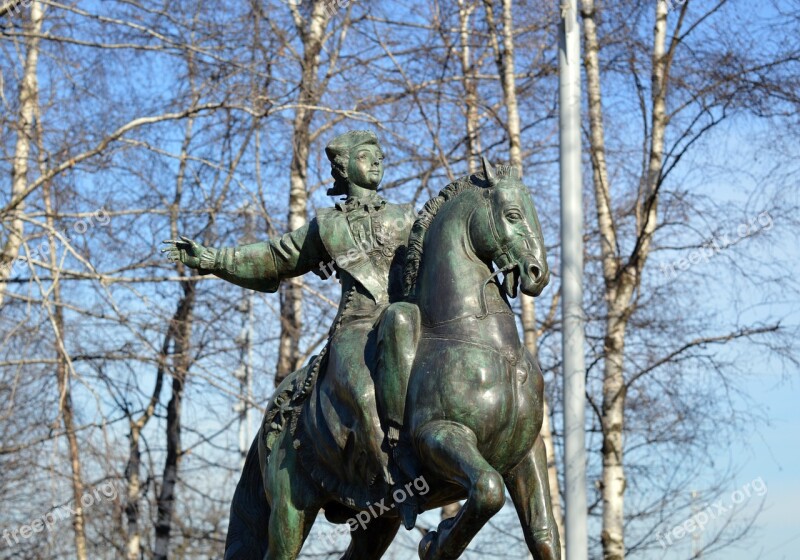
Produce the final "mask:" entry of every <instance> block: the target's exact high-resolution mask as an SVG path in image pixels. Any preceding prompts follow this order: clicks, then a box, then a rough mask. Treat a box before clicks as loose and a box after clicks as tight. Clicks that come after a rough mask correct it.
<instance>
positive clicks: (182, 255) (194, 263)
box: [161, 236, 205, 268]
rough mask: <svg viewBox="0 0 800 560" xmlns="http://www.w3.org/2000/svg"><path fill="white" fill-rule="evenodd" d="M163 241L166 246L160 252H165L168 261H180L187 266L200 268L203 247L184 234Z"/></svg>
mask: <svg viewBox="0 0 800 560" xmlns="http://www.w3.org/2000/svg"><path fill="white" fill-rule="evenodd" d="M164 243H165V244H166V245H167V246H166V247H165V248H164V249H161V252H162V253H167V258H168V259H169V260H170V261H172V262H178V261H180V262H182V263H183V264H185V265H186V266H188V267H189V268H200V256H201V255H202V254H203V251H205V247H203V246H202V245H200V244H199V243H197V242H196V241H192V240H191V239H189V238H188V237H184V236H181V237H180V239H168V240H166V241H164Z"/></svg>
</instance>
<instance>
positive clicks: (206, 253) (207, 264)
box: [200, 247, 217, 272]
mask: <svg viewBox="0 0 800 560" xmlns="http://www.w3.org/2000/svg"><path fill="white" fill-rule="evenodd" d="M216 266H217V250H216V249H212V248H211V247H206V248H204V249H203V252H202V253H200V270H207V271H209V272H211V271H213V270H216Z"/></svg>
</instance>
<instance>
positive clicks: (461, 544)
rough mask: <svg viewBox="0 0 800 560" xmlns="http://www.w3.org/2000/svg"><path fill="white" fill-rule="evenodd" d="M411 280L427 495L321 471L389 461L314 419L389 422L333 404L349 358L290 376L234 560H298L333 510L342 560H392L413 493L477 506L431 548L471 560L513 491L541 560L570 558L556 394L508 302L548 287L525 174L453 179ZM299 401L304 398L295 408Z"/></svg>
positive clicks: (411, 435)
mask: <svg viewBox="0 0 800 560" xmlns="http://www.w3.org/2000/svg"><path fill="white" fill-rule="evenodd" d="M494 265H496V266H497V269H495V268H494ZM500 274H503V280H502V282H500V281H499V275H500ZM404 282H405V288H406V293H407V294H408V299H409V301H410V302H413V304H414V305H416V306H418V309H419V317H420V335H419V339H418V344H417V348H416V354H415V358H414V361H413V367H412V371H411V374H410V378H409V381H408V390H407V397H406V409H405V421H404V426H403V431H402V437H401V441H402V442H403V445H404V446H405V448H404V449H405V453H406V454H408V456H409V457H411V458H412V462H413V464H414V473H413V474H414V475H417V476H416V478H414V480H413V485H412V484H411V483H410V482H409V483H408V484H406V485H405V493H403V492H400V494H401V495H398V492H397V490H396V489H395V490H394V492H393V486H392V485H391V484H389V483H388V482H386V481H384V480H382V479H381V478H380V477H378V478H377V479H372V480H362V481H360V487H359V488H354V485H358V484H359V481H353V480H351V481H349V482H348V483H347V484H346V483H345V481H342V480H339V479H341V478H342V477H344V476H345V475H342V474H339V473H342V472H344V471H343V470H342V469H336V468H332V469H327V468H325V469H323V467H322V465H325V464H330V463H331V462H337V461H341V462H342V463H346V462H356V460H355V459H354V458H358V461H366V462H369V461H372V462H375V463H380V461H379V460H378V459H376V458H375V457H374V456H373V455H375V450H374V446H371V445H366V444H364V443H363V441H362V440H361V439H359V438H357V437H348V438H347V440H346V441H344V442H343V441H335V440H337V439H341V438H337V434H338V432H337V430H336V426H334V425H333V424H335V423H336V422H337V421H338V420H337V419H336V418H338V417H335V418H333V420H331V418H330V417H329V418H328V420H327V422H328V423H327V424H325V425H321V424H319V423H316V424H315V423H313V422H311V423H309V422H310V421H305V422H304V418H306V419H308V418H321V417H323V416H324V415H325V410H332V409H333V408H336V407H340V408H341V409H342V410H344V411H345V412H344V413H342V414H341V417H342V418H350V417H355V416H359V415H360V416H362V417H366V418H369V417H370V416H371V415H372V416H377V415H378V414H377V411H376V410H375V409H374V405H373V406H367V405H364V404H359V403H358V402H357V399H356V400H355V401H354V400H353V399H350V400H347V401H345V400H344V399H342V400H340V402H332V403H331V402H328V401H332V400H336V399H337V398H338V397H339V395H341V394H342V393H343V389H342V388H341V387H339V388H337V389H336V390H331V389H330V388H328V390H327V392H326V389H325V384H326V383H333V381H330V382H329V381H328V380H329V379H340V380H341V379H347V377H346V376H343V375H339V376H338V377H337V375H335V373H332V372H331V371H330V370H331V369H335V367H339V368H341V367H345V366H343V365H342V362H341V361H339V362H335V363H334V365H333V366H328V369H327V371H323V372H322V373H320V374H319V377H318V378H317V377H316V376H315V375H310V374H309V371H311V370H313V369H314V368H315V367H316V368H317V369H319V368H320V362H321V361H322V360H316V361H315V362H314V363H313V364H310V365H309V366H308V368H307V370H305V371H304V370H300V371H299V372H296V373H295V374H293V375H292V376H290V378H287V379H286V380H285V381H284V382H283V384H282V386H281V387H279V388H278V390H277V391H276V395H278V394H280V395H284V397H281V398H276V397H274V396H273V399H272V402H271V403H270V405H269V406H268V408H267V416H268V419H267V420H266V421H265V422H264V424H263V425H262V428H261V431H260V432H259V434H258V436H257V437H256V439H255V441H254V442H253V445H252V446H251V449H250V452H249V453H248V456H247V458H246V461H245V466H244V468H243V472H242V477H241V479H240V481H239V484H238V485H237V488H236V492H235V494H234V499H233V501H232V505H231V518H230V523H229V531H228V538H227V542H226V551H225V559H226V560H245V559H248V560H259V559H261V558H264V559H266V560H292V559H294V558H296V557H297V556H298V555H299V553H300V550H301V548H302V546H303V543H304V541H305V539H306V537H307V536H308V534H309V531H310V530H311V526H312V525H313V523H314V520H315V518H316V517H317V514H318V513H319V511H320V510H324V512H325V516H326V517H327V518H328V519H329V520H330V521H332V522H334V523H347V524H348V526H349V529H350V535H351V542H350V544H349V547H348V548H347V550H346V552H345V554H344V556H343V557H342V558H343V560H355V559H358V560H365V559H367V560H370V559H379V558H381V557H382V555H383V554H384V552H385V551H386V549H387V548H388V547H389V545H390V544H391V542H392V540H393V539H394V537H395V535H396V533H397V531H398V529H399V527H400V524H401V520H400V515H399V513H398V511H399V508H397V507H395V506H397V505H398V502H399V501H402V500H403V499H405V498H407V497H409V495H410V494H414V493H415V491H416V493H417V495H414V496H413V499H414V502H415V504H416V505H415V507H416V508H418V509H419V511H426V510H429V509H433V508H437V507H441V506H444V505H447V504H450V503H453V502H456V501H458V500H466V501H465V502H464V504H463V505H462V506H461V508H460V509H459V511H458V513H457V514H456V516H455V517H453V518H451V519H447V520H444V521H442V522H441V523H440V524H439V526H438V528H437V529H436V530H433V531H429V532H428V533H427V534H426V535H425V536H424V537H423V538H422V540H421V542H420V543H419V556H420V558H421V559H423V560H438V559H451V558H458V557H459V556H460V555H461V554H462V553H463V552H464V550H465V549H466V547H467V546H468V544H469V543H470V541H471V540H472V539H473V537H474V536H475V535H476V534H477V533H478V531H479V530H480V529H481V528H482V527H483V526H484V525H485V524H486V523H487V522H488V521H489V519H490V518H491V517H492V516H493V515H494V514H496V513H497V512H498V511H499V510H500V509H501V508H502V507H503V505H504V503H505V490H506V489H507V490H508V493H509V495H510V496H511V500H512V501H513V503H514V506H515V508H516V511H517V514H518V517H519V520H520V523H521V526H522V531H523V535H524V537H525V542H526V544H527V546H528V548H529V550H530V552H531V553H532V554H533V557H534V558H535V559H536V560H559V559H560V545H559V535H558V531H557V529H556V523H555V520H554V518H553V513H552V509H551V503H550V495H549V484H548V475H547V458H546V454H545V448H544V444H543V442H542V439H541V436H540V434H539V431H540V429H541V425H542V414H543V383H544V382H543V378H542V373H541V370H540V368H539V366H538V363H537V361H536V359H535V358H534V356H532V355H531V354H530V353H529V352H528V351H527V350H526V348H525V347H524V345H523V344H522V343H521V341H520V337H519V333H518V331H517V326H516V320H515V316H514V314H513V312H512V310H511V306H510V304H509V300H508V298H514V297H516V296H517V292H518V289H521V291H522V292H523V293H525V294H528V295H530V296H538V295H539V294H540V293H541V292H542V290H543V289H544V287H545V286H546V285H547V283H548V282H549V270H548V267H547V260H546V254H545V247H544V241H543V237H542V232H541V227H540V225H539V220H538V216H537V214H536V209H535V207H534V203H533V200H532V198H531V195H530V191H529V190H528V188H527V187H526V186H525V184H524V183H523V181H522V177H521V173H520V172H519V170H518V169H517V168H516V167H513V166H498V167H497V169H495V168H493V167H492V166H491V164H489V163H488V161H487V160H485V159H484V160H483V173H482V174H480V173H477V174H473V175H468V176H466V177H462V178H460V179H458V180H456V181H454V182H452V183H450V184H449V185H448V186H447V187H445V188H444V189H443V190H442V191H441V192H440V193H439V195H438V196H436V197H434V198H433V199H431V200H430V201H429V202H428V203H426V204H425V206H424V207H423V210H422V211H420V213H419V216H418V218H417V220H416V222H415V224H414V226H413V227H412V230H411V234H410V236H409V242H408V253H407V257H406V269H405V273H404ZM403 304H404V305H408V303H406V302H403ZM393 305H397V304H393ZM376 346H377V342H376V340H375V338H374V336H371V337H370V338H369V339H368V341H367V348H365V349H364V355H363V362H364V363H363V364H361V365H362V366H363V368H362V369H365V370H368V369H369V368H374V367H375V363H376V361H377V359H378V356H377V351H376V350H375V347H376ZM359 361H360V360H359ZM337 364H338V366H337ZM355 369H358V367H356V366H354V370H355ZM338 373H340V374H341V373H342V372H338ZM367 375H368V374H367ZM310 379H312V380H314V381H313V385H312V383H311V382H310V381H309V380H310ZM367 379H369V378H367ZM354 383H355V384H356V385H357V386H358V387H359V388H358V390H357V391H356V393H358V394H359V395H362V394H367V395H368V396H369V395H370V393H369V391H367V390H366V389H364V388H363V386H364V383H363V382H361V383H360V385H359V382H358V381H356V382H354ZM373 391H374V387H373ZM290 394H303V399H302V400H301V401H295V403H297V404H296V406H295V408H294V409H292V405H291V404H290V403H289V402H288V401H287V400H286V398H285V395H290ZM373 400H374V399H373ZM359 402H360V401H359ZM365 402H372V401H370V400H369V399H367V401H365ZM356 408H367V409H368V410H366V411H364V410H351V409H356ZM292 410H294V413H292ZM276 411H286V412H287V414H286V415H282V414H278V413H277V412H276ZM284 416H286V417H287V418H288V420H286V421H285V422H283V423H281V422H278V420H280V419H281V418H283V417H284ZM276 422H277V423H276ZM270 426H271V427H272V430H270V429H269V428H270ZM309 426H310V427H309ZM326 426H327V428H326ZM277 428H280V429H277ZM374 429H375V430H380V426H379V425H378V424H377V421H376V425H375V426H374ZM312 430H313V433H311V432H312ZM268 434H269V437H268ZM351 436H352V434H351ZM344 450H346V451H347V453H346V455H345V452H344ZM406 475H407V476H408V478H409V479H410V477H411V475H410V474H409V473H406ZM418 482H421V483H420V484H418ZM423 491H424V492H423ZM356 520H358V522H356Z"/></svg>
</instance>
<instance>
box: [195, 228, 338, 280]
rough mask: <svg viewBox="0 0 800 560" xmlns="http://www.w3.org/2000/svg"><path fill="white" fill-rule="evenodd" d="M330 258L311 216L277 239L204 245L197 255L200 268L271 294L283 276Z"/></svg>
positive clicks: (311, 266) (287, 276)
mask: <svg viewBox="0 0 800 560" xmlns="http://www.w3.org/2000/svg"><path fill="white" fill-rule="evenodd" d="M329 260H330V257H329V256H328V252H327V251H326V250H325V247H324V245H323V244H322V239H321V238H320V235H319V228H318V226H317V220H316V219H314V220H312V221H311V222H309V223H307V224H306V225H304V226H303V227H301V228H298V229H296V230H295V231H292V232H290V233H287V234H285V235H283V236H281V237H279V238H277V239H272V240H269V241H263V242H260V243H252V244H249V245H239V246H238V247H222V248H219V249H213V248H209V247H206V248H204V249H203V251H202V252H201V254H200V266H199V270H200V272H201V273H205V274H208V273H211V274H214V275H215V276H219V277H220V278H222V279H224V280H227V281H228V282H232V283H233V284H236V285H237V286H242V287H244V288H249V289H251V290H256V291H259V292H268V293H271V292H275V291H277V290H278V285H279V284H280V281H281V280H283V279H284V278H292V277H295V276H301V275H303V274H305V273H306V272H309V271H311V270H316V269H317V268H319V267H320V263H327V262H328V261H329Z"/></svg>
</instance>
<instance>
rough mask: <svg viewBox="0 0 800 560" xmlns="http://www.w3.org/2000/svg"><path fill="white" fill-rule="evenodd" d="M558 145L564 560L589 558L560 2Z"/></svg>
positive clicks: (563, 2)
mask: <svg viewBox="0 0 800 560" xmlns="http://www.w3.org/2000/svg"><path fill="white" fill-rule="evenodd" d="M559 1H560V4H559V9H560V11H561V18H560V24H559V30H558V72H559V81H558V85H559V144H560V168H561V298H562V299H561V314H562V320H563V334H562V342H561V345H562V352H563V360H564V478H565V482H566V484H565V492H564V495H565V500H564V510H565V519H564V527H565V532H566V535H562V538H565V539H566V551H567V559H568V560H586V559H587V558H588V534H587V529H586V517H587V510H586V440H585V433H584V420H585V413H584V404H585V394H586V381H585V371H586V366H585V364H584V357H583V347H584V318H583V307H582V300H583V285H582V279H583V197H582V192H583V189H582V181H581V128H580V119H581V69H580V29H579V28H578V17H577V16H578V6H577V0H559Z"/></svg>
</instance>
